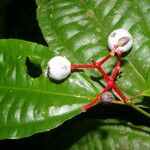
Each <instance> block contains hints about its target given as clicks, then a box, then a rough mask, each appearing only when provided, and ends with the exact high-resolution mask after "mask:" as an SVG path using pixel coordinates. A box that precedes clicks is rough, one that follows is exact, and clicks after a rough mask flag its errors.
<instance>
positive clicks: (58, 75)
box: [48, 56, 71, 80]
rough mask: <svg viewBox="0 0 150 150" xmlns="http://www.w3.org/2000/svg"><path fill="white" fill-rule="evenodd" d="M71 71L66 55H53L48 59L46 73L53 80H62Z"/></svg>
mask: <svg viewBox="0 0 150 150" xmlns="http://www.w3.org/2000/svg"><path fill="white" fill-rule="evenodd" d="M70 73H71V63H70V61H69V60H68V59H67V58H66V57H62V56H55V57H53V58H52V59H50V60H49V61H48V75H49V77H50V78H52V79H54V80H63V79H65V78H66V77H68V76H69V74H70Z"/></svg>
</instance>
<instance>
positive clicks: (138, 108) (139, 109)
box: [126, 101, 150, 118]
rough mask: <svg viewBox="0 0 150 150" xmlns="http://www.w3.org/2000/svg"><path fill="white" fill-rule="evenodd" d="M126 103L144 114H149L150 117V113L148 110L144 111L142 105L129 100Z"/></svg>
mask: <svg viewBox="0 0 150 150" xmlns="http://www.w3.org/2000/svg"><path fill="white" fill-rule="evenodd" d="M126 105H128V106H130V107H132V108H134V109H136V110H137V111H139V112H141V113H142V114H144V115H145V116H147V117H149V118H150V114H149V113H148V112H146V111H144V110H143V109H141V108H140V107H138V106H136V105H134V104H133V103H132V102H131V101H128V102H127V103H126Z"/></svg>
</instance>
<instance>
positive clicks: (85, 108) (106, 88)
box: [82, 85, 111, 112]
mask: <svg viewBox="0 0 150 150" xmlns="http://www.w3.org/2000/svg"><path fill="white" fill-rule="evenodd" d="M110 88H111V86H110V85H107V86H106V87H105V88H104V90H103V92H106V91H108V90H109V89H110ZM103 92H101V93H100V94H99V95H98V96H97V97H96V98H95V99H94V100H93V101H92V102H90V103H89V104H87V105H86V106H83V107H82V111H83V112H86V111H87V110H88V109H89V108H91V107H92V106H93V105H95V104H96V103H97V102H99V101H100V100H101V94H102V93H103Z"/></svg>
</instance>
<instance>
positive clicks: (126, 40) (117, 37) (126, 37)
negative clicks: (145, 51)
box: [48, 28, 133, 81]
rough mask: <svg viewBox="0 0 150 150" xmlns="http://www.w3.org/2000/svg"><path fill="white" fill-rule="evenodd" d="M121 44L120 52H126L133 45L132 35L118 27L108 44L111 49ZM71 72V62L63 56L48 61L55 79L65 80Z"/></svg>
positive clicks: (50, 74) (50, 72)
mask: <svg viewBox="0 0 150 150" xmlns="http://www.w3.org/2000/svg"><path fill="white" fill-rule="evenodd" d="M117 44H118V45H119V47H118V48H117V49H116V50H117V51H120V52H126V51H128V50H130V49H131V47H132V45H133V37H132V35H131V34H130V33H129V32H128V31H127V30H125V29H121V28H120V29H117V30H114V31H113V32H111V33H110V35H109V37H108V46H109V48H110V50H112V49H113V48H114V46H116V45H117ZM70 73H71V63H70V61H69V60H68V59H67V58H66V57H63V56H55V57H53V58H52V59H50V60H49V62H48V75H49V77H50V78H52V79H54V80H58V81H60V80H63V79H65V78H67V77H68V76H69V75H70Z"/></svg>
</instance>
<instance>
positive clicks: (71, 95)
mask: <svg viewBox="0 0 150 150" xmlns="http://www.w3.org/2000/svg"><path fill="white" fill-rule="evenodd" d="M0 89H7V90H16V91H17V90H18V91H28V92H34V93H42V94H47V95H57V96H64V97H77V98H81V99H82V98H84V99H92V98H94V97H93V96H91V97H89V96H81V95H73V94H67V93H60V92H50V91H43V90H38V89H30V88H22V87H6V86H3V87H2V86H0Z"/></svg>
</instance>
